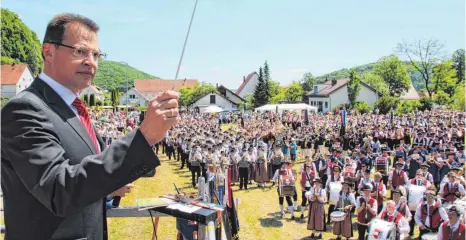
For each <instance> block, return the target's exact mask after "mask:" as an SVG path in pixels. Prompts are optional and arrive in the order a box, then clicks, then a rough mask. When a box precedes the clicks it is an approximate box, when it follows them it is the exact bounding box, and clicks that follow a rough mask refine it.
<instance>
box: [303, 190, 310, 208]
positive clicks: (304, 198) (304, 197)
mask: <svg viewBox="0 0 466 240" xmlns="http://www.w3.org/2000/svg"><path fill="white" fill-rule="evenodd" d="M309 189H311V188H310V187H304V191H301V200H302V201H301V207H305V206H306V204H307V202H308V200H307V199H306V192H307V191H309Z"/></svg>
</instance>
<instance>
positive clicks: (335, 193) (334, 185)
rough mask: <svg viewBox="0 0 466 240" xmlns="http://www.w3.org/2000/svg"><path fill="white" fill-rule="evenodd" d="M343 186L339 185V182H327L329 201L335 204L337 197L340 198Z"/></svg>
mask: <svg viewBox="0 0 466 240" xmlns="http://www.w3.org/2000/svg"><path fill="white" fill-rule="evenodd" d="M342 188H343V186H342V185H341V182H331V183H330V184H329V189H330V190H329V192H330V197H329V202H330V204H332V205H337V202H338V199H339V198H340V191H341V189H342Z"/></svg>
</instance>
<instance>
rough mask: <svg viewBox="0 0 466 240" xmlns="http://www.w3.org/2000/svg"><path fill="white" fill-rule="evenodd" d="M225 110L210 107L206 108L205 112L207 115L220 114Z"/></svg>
mask: <svg viewBox="0 0 466 240" xmlns="http://www.w3.org/2000/svg"><path fill="white" fill-rule="evenodd" d="M222 111H223V109H222V108H221V107H218V106H208V107H206V108H204V112H205V113H218V112H222Z"/></svg>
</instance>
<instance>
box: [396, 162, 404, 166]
mask: <svg viewBox="0 0 466 240" xmlns="http://www.w3.org/2000/svg"><path fill="white" fill-rule="evenodd" d="M395 165H396V166H402V167H403V166H404V165H405V164H404V163H402V162H396V164H395Z"/></svg>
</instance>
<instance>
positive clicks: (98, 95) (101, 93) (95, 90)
mask: <svg viewBox="0 0 466 240" xmlns="http://www.w3.org/2000/svg"><path fill="white" fill-rule="evenodd" d="M84 95H87V99H90V98H91V95H94V97H95V100H96V101H101V102H104V101H105V90H103V89H101V88H99V87H97V86H94V85H91V86H89V87H87V88H85V89H84V90H82V91H81V92H80V93H79V97H81V96H84Z"/></svg>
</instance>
